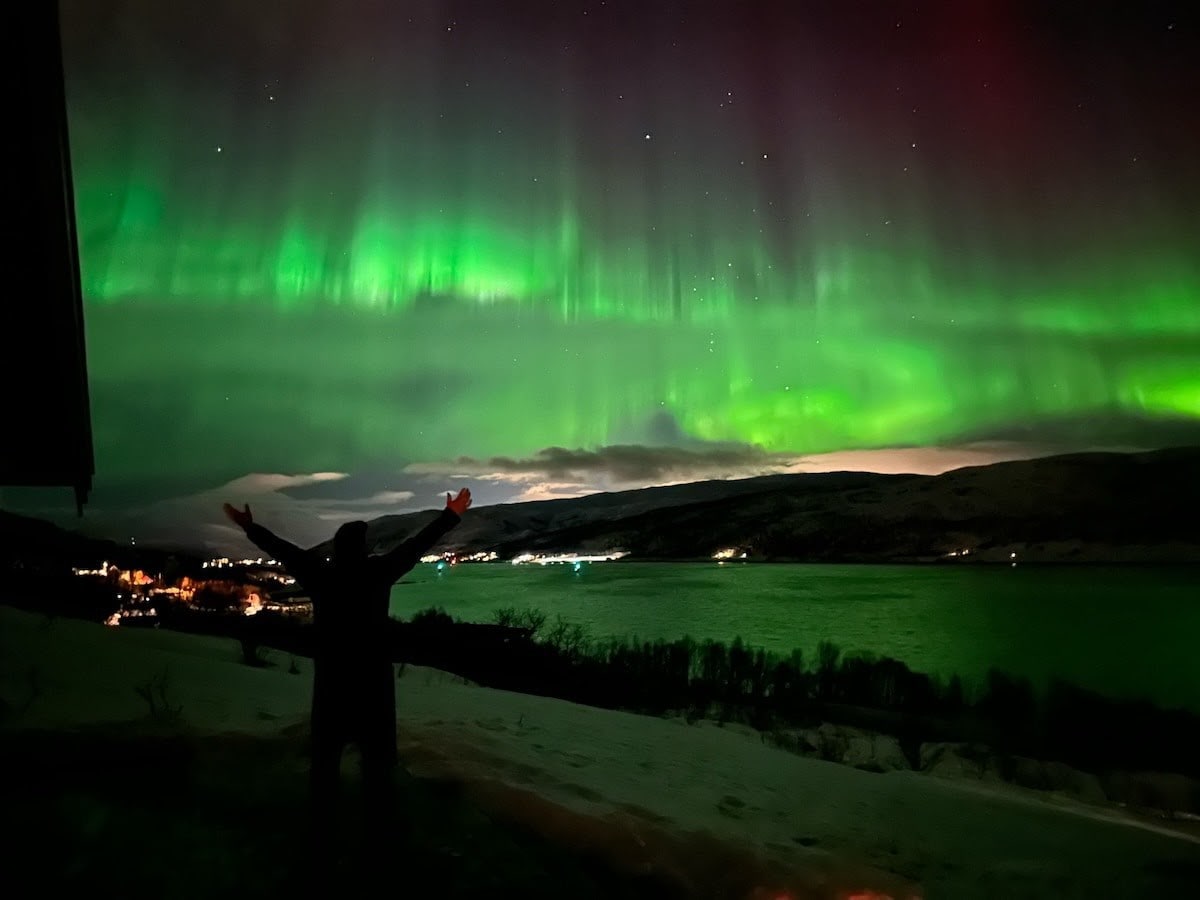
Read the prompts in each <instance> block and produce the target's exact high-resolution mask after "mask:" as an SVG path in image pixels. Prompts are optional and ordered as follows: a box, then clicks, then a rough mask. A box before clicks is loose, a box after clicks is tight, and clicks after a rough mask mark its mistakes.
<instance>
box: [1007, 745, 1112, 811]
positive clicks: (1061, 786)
mask: <svg viewBox="0 0 1200 900" xmlns="http://www.w3.org/2000/svg"><path fill="white" fill-rule="evenodd" d="M1005 769H1006V772H1005V774H1006V775H1007V776H1008V777H1007V779H1006V780H1008V781H1011V782H1012V783H1013V784H1018V785H1020V786H1021V787H1027V788H1032V789H1033V790H1035V791H1053V792H1054V793H1058V794H1064V795H1066V796H1068V797H1073V798H1075V799H1076V800H1082V801H1084V802H1085V803H1103V802H1104V801H1105V800H1107V799H1108V796H1107V794H1106V792H1105V790H1104V788H1103V787H1102V786H1101V784H1100V779H1099V778H1097V777H1096V776H1095V775H1093V774H1092V773H1091V772H1081V771H1080V770H1079V769H1073V768H1071V767H1070V766H1068V765H1066V764H1065V763H1060V762H1044V761H1042V760H1040V759H1029V758H1027V757H1024V756H1014V757H1012V759H1010V760H1008V761H1007V763H1006V765H1005Z"/></svg>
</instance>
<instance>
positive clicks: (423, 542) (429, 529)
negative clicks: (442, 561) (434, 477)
mask: <svg viewBox="0 0 1200 900" xmlns="http://www.w3.org/2000/svg"><path fill="white" fill-rule="evenodd" d="M470 505H471V491H470V490H469V489H468V488H463V489H462V490H461V491H459V492H458V496H456V497H454V498H451V497H450V495H449V494H446V508H445V509H443V510H442V512H441V514H440V515H439V516H438V517H437V518H436V519H434V520H433V521H432V522H430V523H429V524H428V525H426V526H425V527H424V528H422V529H421V530H420V531H418V532H417V533H416V534H414V535H413V536H412V537H410V538H409V539H408V540H407V541H405V542H404V543H402V544H400V545H399V546H397V547H394V548H392V549H391V550H389V551H388V552H387V553H385V554H384V555H383V556H382V557H381V563H382V566H383V571H384V575H385V577H387V578H388V579H390V580H391V581H395V580H396V579H397V578H399V577H400V576H402V575H403V574H404V573H405V572H407V571H409V570H410V569H411V568H412V567H413V566H415V565H416V564H417V561H418V560H420V558H421V557H422V556H424V555H425V553H426V552H427V551H428V550H429V548H430V547H432V546H433V545H434V544H436V543H437V542H438V541H439V540H440V539H441V537H442V535H444V534H445V533H446V532H447V531H449V530H450V529H451V528H453V527H454V526H455V525H457V524H458V523H459V522H460V521H461V520H462V515H463V513H465V512H466V511H467V508H468V507H469V506H470Z"/></svg>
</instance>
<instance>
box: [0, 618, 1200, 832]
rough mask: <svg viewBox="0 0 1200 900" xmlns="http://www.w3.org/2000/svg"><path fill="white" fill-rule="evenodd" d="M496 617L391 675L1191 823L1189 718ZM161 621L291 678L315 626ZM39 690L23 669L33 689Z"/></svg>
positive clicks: (288, 621)
mask: <svg viewBox="0 0 1200 900" xmlns="http://www.w3.org/2000/svg"><path fill="white" fill-rule="evenodd" d="M6 602H9V603H10V605H14V606H20V607H22V608H25V609H27V610H31V611H35V612H41V613H43V614H45V615H47V616H49V617H52V616H53V615H55V612H54V611H51V610H48V609H46V608H45V607H44V605H42V604H36V603H31V602H25V603H18V602H13V598H8V600H7V601H6ZM63 612H64V613H65V614H66V615H72V614H73V612H72V611H67V610H63ZM75 612H76V614H77V611H75ZM82 618H89V617H88V616H82ZM493 618H494V621H493V622H491V623H473V622H464V621H459V620H456V619H454V618H452V617H451V616H450V615H448V614H447V613H446V612H445V611H444V610H441V609H437V608H430V609H426V610H424V611H422V612H419V613H417V614H416V615H414V616H413V617H412V618H411V619H409V620H408V621H399V620H395V619H393V620H392V634H391V635H390V639H391V643H392V647H393V659H394V660H395V661H396V662H397V663H399V664H400V673H401V676H402V675H403V671H404V667H405V666H406V665H408V664H412V665H419V666H428V667H431V668H436V669H441V670H444V671H447V672H450V673H453V674H455V675H458V676H460V677H462V678H465V679H469V680H470V681H472V682H475V683H477V684H480V685H483V686H486V687H491V688H499V689H503V690H509V691H514V692H519V693H525V694H531V695H539V696H545V697H554V698H558V699H563V700H567V701H571V702H575V703H580V704H584V705H588V706H593V707H599V708H605V709H613V710H623V711H628V712H635V713H641V714H645V715H652V716H658V717H675V718H681V719H683V720H684V721H686V722H687V723H689V724H693V725H703V724H714V725H717V726H720V727H733V728H748V729H753V730H754V732H755V733H756V734H757V735H758V736H759V737H760V738H761V740H762V741H763V742H766V743H771V744H773V745H775V746H778V747H781V748H783V749H786V750H789V751H791V752H794V753H797V754H800V755H803V756H809V757H815V758H819V759H823V760H827V761H832V762H838V763H842V764H845V765H850V766H854V767H856V768H860V769H865V770H868V771H876V772H885V771H892V770H912V771H915V772H922V773H928V774H931V775H935V776H945V777H953V778H964V779H976V780H979V781H981V782H992V783H1009V784H1015V785H1018V786H1020V787H1024V788H1029V789H1034V790H1040V791H1052V792H1058V793H1062V794H1065V795H1067V796H1071V797H1074V798H1075V799H1078V800H1082V801H1085V802H1090V803H1098V804H1118V805H1120V806H1122V807H1125V808H1127V809H1130V810H1133V811H1139V812H1144V813H1147V814H1150V815H1152V816H1157V817H1160V818H1161V817H1166V818H1170V819H1176V820H1194V819H1196V818H1197V817H1200V715H1197V714H1196V713H1194V712H1192V711H1189V710H1185V709H1163V708H1161V707H1159V706H1156V705H1155V704H1153V703H1151V702H1149V701H1145V700H1118V699H1113V698H1109V697H1106V696H1103V695H1100V694H1098V693H1095V692H1093V691H1089V690H1086V689H1083V688H1080V687H1078V686H1075V685H1072V684H1070V683H1067V682H1064V681H1052V682H1051V683H1050V684H1048V685H1047V686H1046V687H1045V688H1044V689H1042V690H1037V689H1035V688H1034V686H1033V685H1032V683H1031V682H1030V681H1029V680H1027V679H1024V678H1018V677H1014V676H1012V675H1010V674H1008V673H1005V672H1001V671H999V670H996V669H993V670H991V671H990V672H989V673H988V674H987V676H986V677H985V679H984V680H983V683H982V684H980V685H971V684H965V683H964V682H963V680H962V679H960V678H959V677H958V676H953V677H950V678H946V679H943V678H938V677H935V676H929V675H926V674H923V673H920V672H914V671H912V670H911V669H910V668H909V667H908V666H907V665H905V664H904V663H902V662H900V661H899V660H895V659H891V658H888V657H879V656H876V655H874V654H871V653H869V652H863V651H849V652H847V651H844V650H843V649H842V648H840V647H838V646H837V645H835V644H833V643H830V642H828V641H825V642H822V643H820V644H819V645H818V648H817V650H816V652H815V653H814V654H812V655H811V657H810V656H807V655H805V654H803V653H802V652H801V651H799V650H794V651H792V652H791V653H790V654H778V653H772V652H768V651H765V650H763V649H762V648H756V647H751V646H748V645H747V644H746V643H744V642H743V641H742V640H741V639H740V638H734V640H733V641H731V642H721V641H713V640H704V641H696V640H693V639H691V638H686V637H685V638H680V639H677V640H670V641H668V640H661V639H660V640H655V641H641V640H638V639H637V638H636V637H629V638H624V639H611V640H597V639H594V638H593V637H591V636H590V635H589V634H588V632H587V631H586V629H584V628H583V627H582V626H581V625H578V624H573V623H569V622H567V621H566V620H564V619H563V618H562V617H561V616H560V617H558V618H556V619H555V620H553V621H551V620H550V619H549V618H548V616H547V615H546V614H545V613H543V612H540V611H538V610H536V609H520V608H517V607H515V606H514V607H508V608H505V609H501V610H498V611H496V613H495V614H494V616H493ZM161 619H162V623H163V626H164V627H166V628H170V629H173V630H178V631H184V632H192V633H202V634H209V635H214V636H223V637H229V638H231V639H232V641H233V643H232V645H231V648H230V652H231V654H234V655H236V657H237V658H238V659H239V660H240V661H241V662H243V663H245V664H246V665H249V666H254V667H269V666H278V667H281V668H286V669H287V670H288V671H295V669H296V658H297V657H309V656H311V642H312V629H311V626H310V625H308V624H306V623H303V622H298V621H296V620H295V619H294V618H291V617H287V616H284V615H279V614H274V613H270V612H261V613H259V614H258V615H256V616H250V617H247V616H240V615H222V614H218V613H200V612H197V611H195V610H189V609H180V610H174V611H173V610H170V609H165V610H163V611H162V614H161ZM43 674H44V673H43ZM36 684H37V673H31V676H30V685H32V687H31V691H32V690H35V688H36ZM144 687H145V688H146V691H147V693H149V692H150V691H152V690H153V686H151V685H147V686H144ZM159 700H161V701H162V703H161V704H160V705H164V706H165V705H167V702H168V701H167V698H166V697H165V696H164V697H160V698H159ZM147 702H149V701H147ZM151 705H152V706H153V705H154V704H151ZM19 708H20V698H0V722H2V721H3V720H4V719H6V718H10V717H11V716H13V715H15V714H17V713H18V712H19Z"/></svg>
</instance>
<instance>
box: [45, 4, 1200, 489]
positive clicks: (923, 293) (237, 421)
mask: <svg viewBox="0 0 1200 900" xmlns="http://www.w3.org/2000/svg"><path fill="white" fill-rule="evenodd" d="M69 6H70V4H68V7H69ZM68 18H69V16H68ZM68 24H69V23H68ZM66 33H67V37H68V40H67V47H68V51H69V52H68V64H69V65H68V71H69V75H70V76H71V79H72V101H71V109H70V113H71V126H72V140H73V148H72V152H73V157H74V166H75V179H76V185H75V187H76V199H77V211H78V221H79V234H80V248H81V258H82V269H83V283H84V284H83V286H84V293H85V298H86V303H87V315H88V327H89V357H90V359H89V363H90V367H91V372H92V379H93V385H94V387H93V393H94V405H95V417H96V420H97V422H96V425H97V438H98V441H97V443H98V450H99V454H100V468H101V471H102V472H104V473H109V474H110V475H111V476H112V477H118V478H119V477H123V476H129V477H133V476H136V475H137V474H138V473H139V472H142V473H144V472H145V471H147V469H149V470H151V471H154V472H158V473H159V474H163V475H165V474H167V472H168V470H171V469H176V468H178V469H188V470H193V471H200V472H203V473H204V474H205V475H207V476H210V477H213V478H215V477H218V476H221V477H224V476H225V475H231V474H236V473H239V472H245V471H248V470H252V469H256V468H262V469H267V470H272V471H302V470H322V469H332V470H339V471H348V470H350V467H352V466H355V465H368V464H374V463H382V461H384V460H387V459H401V460H418V459H446V458H453V457H457V456H460V455H473V456H487V455H492V454H512V455H520V454H528V453H531V452H534V451H536V450H538V449H540V448H543V447H547V446H570V447H575V446H596V445H601V444H607V443H613V442H630V443H650V442H652V437H653V436H652V435H647V433H646V426H645V423H646V422H647V421H650V420H651V419H652V417H654V416H656V415H659V416H661V415H663V414H664V413H665V414H668V415H670V416H671V417H673V418H674V420H675V422H677V423H678V426H679V428H680V429H681V430H682V433H683V434H685V435H686V436H687V437H688V438H689V439H697V440H701V441H736V442H748V443H753V444H757V445H760V446H761V447H763V448H764V449H766V450H769V451H781V452H796V453H812V452H820V451H829V450H837V449H844V448H859V447H883V446H896V445H906V446H911V445H925V444H934V443H941V442H949V441H954V440H960V439H964V438H970V437H972V436H982V435H995V434H1004V433H1007V432H1010V431H1012V430H1013V429H1025V428H1030V427H1034V428H1036V426H1037V423H1040V422H1054V421H1060V420H1078V419H1081V418H1083V419H1086V418H1087V417H1089V416H1123V415H1128V416H1131V417H1136V418H1140V419H1145V418H1149V419H1156V418H1159V419H1164V420H1172V421H1180V420H1183V421H1195V420H1200V262H1198V260H1200V253H1196V252H1195V249H1196V247H1197V246H1200V229H1197V227H1196V226H1195V222H1194V220H1193V219H1191V218H1189V216H1191V215H1192V214H1191V213H1188V212H1187V211H1186V210H1184V209H1183V205H1184V201H1183V199H1181V198H1180V197H1178V196H1175V195H1173V193H1172V189H1171V187H1170V184H1169V181H1168V179H1169V174H1170V173H1163V172H1157V173H1154V172H1153V171H1152V167H1153V165H1154V162H1153V154H1152V152H1151V150H1150V149H1146V150H1145V151H1143V152H1144V153H1146V155H1147V156H1148V157H1150V159H1149V160H1148V161H1145V162H1141V168H1138V166H1137V165H1135V164H1133V163H1132V162H1131V161H1130V160H1129V159H1127V158H1126V157H1125V156H1123V155H1121V156H1120V160H1119V161H1118V159H1117V157H1118V156H1119V155H1120V154H1118V152H1117V151H1116V150H1114V151H1112V152H1111V154H1110V153H1107V152H1106V153H1102V154H1099V156H1098V157H1096V158H1090V157H1086V156H1085V155H1084V154H1083V150H1081V149H1080V148H1074V149H1073V150H1071V151H1070V152H1067V153H1065V154H1060V156H1058V157H1056V158H1055V159H1053V160H1045V161H1040V162H1035V163H1028V162H1026V161H1017V162H1013V161H1012V157H1013V153H1012V150H1013V148H1012V147H1007V148H1004V152H1003V153H1001V152H1000V151H999V150H996V151H995V152H993V150H994V149H995V148H992V147H991V146H990V143H989V142H990V141H991V140H992V139H991V138H990V137H988V136H987V135H983V136H982V137H979V138H978V140H979V141H980V142H981V143H979V144H972V145H971V146H970V147H967V148H964V147H963V146H962V145H961V144H958V145H953V146H952V147H951V148H950V149H943V150H942V151H941V155H940V156H939V155H938V153H937V152H936V151H929V152H926V151H924V150H923V149H922V147H923V145H925V144H926V143H929V144H935V145H936V144H937V143H938V141H939V138H940V137H941V136H942V135H943V133H952V132H953V131H954V128H955V127H957V126H958V125H961V124H963V123H964V122H965V123H966V124H968V125H971V124H976V125H977V124H978V123H979V122H980V121H981V120H982V119H983V118H985V117H986V114H987V112H988V111H987V110H983V111H982V112H981V111H978V110H975V111H971V112H970V113H967V112H962V113H961V115H960V117H959V118H955V115H956V113H955V111H956V109H957V107H956V105H955V103H956V101H952V100H951V99H946V98H943V99H942V100H941V101H940V102H937V101H935V100H934V99H930V98H925V100H926V103H927V105H928V106H929V108H930V113H929V119H933V120H934V121H933V122H930V121H928V120H922V121H920V122H912V121H909V120H907V119H904V120H901V119H900V118H899V117H898V114H896V115H895V119H896V120H895V122H893V121H892V119H890V118H887V117H886V116H884V115H883V113H879V116H876V117H874V118H872V119H871V121H872V122H877V121H882V122H883V124H879V125H877V126H876V125H872V126H871V130H870V133H869V134H868V135H867V136H866V137H864V136H863V134H862V133H861V128H862V127H863V123H862V122H861V121H860V122H857V123H855V122H853V121H845V122H844V121H843V116H842V114H843V113H847V112H848V111H849V110H851V107H850V106H849V105H848V101H847V103H841V102H840V101H836V100H831V99H829V97H828V96H826V94H828V91H827V87H828V85H827V84H826V85H825V87H821V88H819V87H818V86H815V85H816V84H818V83H821V82H814V86H812V87H809V81H810V80H812V78H813V76H812V72H811V71H810V70H808V69H798V70H797V72H796V73H795V74H794V76H789V79H788V83H787V84H785V85H782V86H781V87H780V88H779V90H780V92H781V94H782V96H783V97H784V98H786V102H785V101H781V103H782V104H783V106H784V108H785V110H786V112H787V115H788V116H790V117H791V119H790V120H789V122H788V123H787V124H785V125H783V126H780V125H773V126H772V127H771V128H765V127H764V126H762V125H761V119H762V116H761V108H760V107H761V105H760V104H756V103H755V102H752V101H750V100H743V96H744V95H745V94H746V93H748V92H750V91H752V90H753V88H754V85H753V83H752V82H748V81H746V79H744V78H743V79H742V80H740V81H739V79H738V78H736V77H735V78H730V79H726V80H725V81H722V80H721V79H719V78H717V76H715V75H706V74H693V75H692V76H691V77H690V78H689V79H687V80H681V79H680V78H679V77H678V76H670V75H668V74H664V73H669V72H670V71H672V65H671V64H672V59H671V58H669V57H668V58H666V59H664V60H663V61H662V62H661V66H659V65H658V64H651V63H646V64H645V66H646V67H647V68H645V69H644V70H642V69H639V75H638V77H629V78H616V77H614V78H613V79H612V83H611V84H606V85H605V86H604V88H603V90H604V91H611V93H612V95H613V98H612V99H611V102H608V101H606V102H604V103H600V102H599V101H596V100H595V99H594V98H593V99H587V98H586V97H585V96H584V95H585V94H586V93H587V91H588V90H595V91H597V92H599V91H600V90H601V89H600V88H595V87H591V88H588V87H587V85H586V84H585V83H584V82H585V79H583V77H582V76H581V75H579V74H578V73H574V74H573V70H571V69H570V68H569V67H567V66H566V64H564V63H561V61H557V60H551V61H550V62H548V63H546V66H547V69H548V70H550V71H542V70H541V69H539V68H538V67H537V66H533V65H531V66H530V67H528V68H527V69H522V67H521V66H520V65H517V64H516V63H510V64H509V65H508V67H507V68H505V67H504V66H503V65H501V63H500V59H501V48H495V47H493V48H491V50H490V52H485V49H486V48H485V45H483V44H480V45H477V46H474V48H473V50H472V52H471V54H470V55H471V58H474V57H475V56H479V57H481V61H479V62H478V64H477V65H474V66H473V65H472V64H471V63H470V62H468V61H466V58H465V57H458V56H456V57H455V58H454V63H453V65H452V64H451V63H449V62H447V61H446V57H445V55H444V54H445V53H446V52H448V51H445V50H444V48H443V44H442V42H444V40H445V38H444V35H439V34H437V33H436V32H435V31H434V30H433V29H427V30H425V31H419V32H414V33H412V34H410V35H408V37H407V38H406V40H407V41H408V44H407V46H408V48H409V52H407V53H406V54H405V58H404V60H403V62H402V63H397V64H396V65H394V66H390V67H389V68H387V70H386V72H384V73H381V72H380V71H377V70H374V69H371V68H370V67H369V66H368V64H367V62H366V61H365V58H364V59H363V60H361V61H360V62H359V64H357V65H353V64H348V63H345V61H344V60H343V59H342V58H341V57H338V56H336V54H333V53H332V51H329V52H326V53H323V54H322V53H316V54H314V57H313V58H312V59H311V60H309V62H311V68H309V69H307V70H305V74H304V77H303V78H301V77H300V76H299V75H297V74H293V75H292V76H291V78H290V79H289V78H285V77H283V76H279V77H278V78H274V77H272V78H268V77H263V76H262V75H260V74H258V73H259V72H260V71H261V70H262V69H263V66H262V65H257V66H249V65H233V64H232V63H229V62H228V61H226V62H225V63H224V64H223V66H224V67H223V68H221V69H220V71H221V72H222V73H223V75H222V78H214V79H212V80H211V81H205V80H204V79H200V78H195V77H194V76H193V75H189V74H187V73H185V72H180V71H173V70H172V69H171V67H170V66H169V65H168V64H166V63H164V62H163V61H162V58H160V57H155V58H154V59H155V61H153V62H150V61H147V58H148V54H147V56H139V55H138V54H137V53H136V52H134V50H131V49H130V47H123V48H122V49H123V51H125V52H127V53H129V54H131V61H128V62H127V63H125V66H126V68H125V69H121V71H123V72H124V71H133V72H139V73H140V74H141V75H142V76H144V77H143V79H142V80H141V81H139V82H138V83H137V85H136V86H135V87H130V86H129V85H128V83H127V82H126V81H122V80H121V79H119V78H117V76H115V75H112V70H113V69H114V66H113V64H112V63H111V62H110V63H109V69H104V67H102V66H101V67H100V68H101V69H102V70H103V71H105V72H108V77H95V78H93V77H91V75H90V74H89V76H88V77H87V78H85V77H84V75H83V74H82V73H83V72H84V71H85V70H86V71H87V72H88V73H91V69H90V68H89V66H92V65H94V64H95V63H94V61H92V60H90V57H87V54H86V53H85V52H84V51H83V50H81V49H79V47H78V46H77V41H76V42H74V43H73V41H72V40H71V29H70V28H68V29H67V32H66ZM73 46H74V48H75V49H74V53H75V54H76V57H83V58H84V59H83V61H79V60H78V59H76V60H75V61H73V59H72V56H71V52H70V51H71V50H72V47H73ZM481 48H484V49H481ZM135 49H136V48H135ZM116 52H117V51H115V50H114V51H113V53H114V55H115V54H116ZM458 52H464V53H465V51H458ZM439 54H443V55H439ZM503 59H505V60H507V59H508V56H507V55H503ZM338 61H340V62H341V64H335V63H338ZM489 66H491V67H493V68H494V69H495V70H496V71H501V72H503V73H505V74H504V75H503V77H492V78H489V77H488V75H487V69H488V67H489ZM556 66H558V67H559V69H557V70H556V69H555V67H556ZM139 67H140V68H139ZM156 67H157V68H156ZM116 68H119V67H116ZM222 79H223V80H222ZM639 82H640V83H641V84H642V85H643V86H644V89H643V90H642V91H641V92H640V99H638V100H632V99H631V100H630V101H629V103H626V105H625V106H622V105H621V104H622V103H625V101H626V98H625V97H624V96H621V97H620V98H619V100H620V102H618V99H617V98H618V94H619V92H620V91H621V90H627V91H629V92H630V94H631V95H632V94H634V93H638V92H636V91H635V90H634V88H635V87H636V85H637V84H638V83H639ZM396 83H401V84H406V85H413V86H414V87H412V88H411V89H406V90H403V91H399V90H391V89H388V88H387V85H393V84H396ZM729 84H732V85H733V87H732V88H731V90H729V91H725V92H722V91H721V90H720V88H723V87H726V86H728V85H729ZM564 85H565V86H566V87H567V88H571V90H564V89H563V86H564ZM897 90H899V89H897ZM906 90H908V91H909V92H910V93H916V92H917V86H915V85H908V86H906ZM819 91H825V93H824V94H822V95H821V96H822V97H824V99H822V100H820V101H819V102H818V101H816V100H812V99H811V98H812V97H813V96H814V95H816V94H817V93H819ZM723 94H724V95H727V96H723ZM880 95H881V96H882V95H883V91H882V89H881V91H880ZM718 100H722V101H726V102H721V103H718ZM873 102H874V101H872V102H871V103H867V106H868V107H869V108H872V109H874V108H875V107H874V106H872V103H873ZM880 102H882V101H880ZM1047 102H1049V101H1047ZM907 105H908V100H907V99H906V101H905V106H906V107H907ZM630 106H632V107H633V108H628V107H630ZM906 111H907V109H906ZM1052 112H1053V111H1052V110H1051V111H1048V112H1047V113H1046V115H1050V114H1051V113H1052ZM889 115H891V114H889ZM880 117H883V118H882V119H880ZM847 118H851V117H847ZM909 138H912V139H911V140H909ZM1030 140H1032V139H1030ZM942 143H943V144H946V143H948V141H942ZM885 145H886V146H885ZM864 147H865V149H864ZM880 147H884V149H880ZM971 147H975V148H976V149H977V150H978V154H979V155H978V156H977V157H973V156H972V155H971V153H970V152H969V150H970V149H971ZM1018 149H1020V148H1018ZM952 151H953V152H952ZM1121 152H1122V153H1124V151H1123V150H1122V151H1121ZM1046 172H1050V173H1051V176H1050V177H1049V179H1047V176H1046ZM1191 177H1192V178H1193V180H1194V178H1195V176H1194V175H1193V176H1191ZM1034 185H1036V186H1038V187H1037V190H1035V189H1034V187H1033V186H1034ZM1038 191H1042V193H1038ZM1130 197H1132V198H1134V200H1135V201H1136V202H1126V201H1127V200H1128V198H1130ZM1031 198H1032V199H1031ZM131 429H138V432H137V433H139V434H146V435H153V436H152V437H146V438H145V439H144V445H145V447H146V449H145V450H144V451H142V450H130V449H129V447H130V443H131V441H130V438H131ZM284 434H286V435H287V436H288V437H287V439H286V440H283V439H281V438H280V435H284ZM133 443H135V444H137V445H138V446H141V445H142V444H143V439H141V438H139V439H138V440H137V441H134V442H133Z"/></svg>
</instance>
